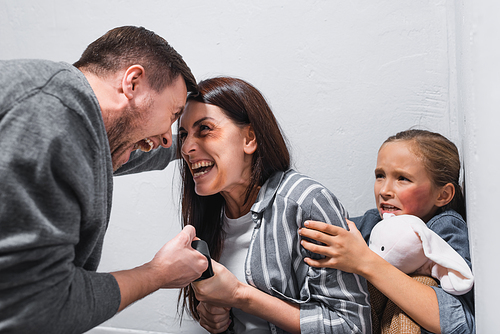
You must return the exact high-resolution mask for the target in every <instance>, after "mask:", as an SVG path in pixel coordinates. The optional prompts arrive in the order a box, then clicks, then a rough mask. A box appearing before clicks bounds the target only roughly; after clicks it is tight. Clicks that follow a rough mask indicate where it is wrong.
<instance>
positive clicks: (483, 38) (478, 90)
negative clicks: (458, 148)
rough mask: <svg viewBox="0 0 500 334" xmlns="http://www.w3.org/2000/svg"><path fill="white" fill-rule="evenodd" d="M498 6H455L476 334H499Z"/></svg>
mask: <svg viewBox="0 0 500 334" xmlns="http://www.w3.org/2000/svg"><path fill="white" fill-rule="evenodd" d="M499 13H500V3H499V2H498V1H495V0H461V1H457V10H456V14H457V16H456V18H457V20H456V21H457V53H456V54H457V64H458V66H457V72H458V79H459V80H458V97H459V100H458V101H459V103H458V106H459V108H458V113H459V115H460V118H461V123H462V128H463V129H462V131H461V132H462V133H463V136H462V139H463V144H464V152H465V155H464V158H465V166H466V173H465V175H466V178H465V181H466V190H467V191H466V193H467V194H466V195H467V217H468V224H469V226H470V231H469V232H470V233H469V234H470V240H471V248H472V250H473V252H472V261H473V270H474V274H475V277H476V285H475V294H476V319H477V328H476V329H477V333H498V324H497V321H496V317H497V316H498V312H497V310H498V300H499V299H500V290H499V289H498V279H497V277H498V276H499V275H500V265H499V264H498V259H499V258H500V248H499V247H498V236H499V235H500V225H499V223H498V217H497V215H496V214H497V211H496V210H495V207H496V206H497V205H498V201H499V199H500V179H499V178H498V170H499V168H498V166H499V165H500V154H499V150H498V147H499V145H500V132H499V130H498V128H499V125H500V112H499V106H500V63H499V59H500V44H499V43H498V32H499V31H500V21H499Z"/></svg>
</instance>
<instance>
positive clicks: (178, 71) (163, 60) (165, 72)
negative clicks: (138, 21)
mask: <svg viewBox="0 0 500 334" xmlns="http://www.w3.org/2000/svg"><path fill="white" fill-rule="evenodd" d="M73 65H74V66H75V67H77V68H79V69H80V70H84V71H87V72H89V73H92V74H94V75H96V76H98V77H105V76H107V75H110V74H113V73H116V72H118V71H120V70H125V69H127V68H128V67H130V66H132V65H141V66H142V67H144V70H145V71H146V78H147V80H148V83H149V85H150V86H151V88H152V89H153V90H155V91H156V92H160V91H162V90H163V89H164V88H165V87H167V86H168V85H170V84H172V83H173V81H174V80H175V79H177V77H178V76H179V75H181V76H182V77H183V78H184V81H185V83H186V87H187V91H188V92H190V93H194V94H196V92H197V84H196V79H195V78H194V75H193V73H191V70H190V69H189V67H188V66H187V64H186V63H185V62H184V60H183V59H182V56H181V55H180V54H179V53H177V51H175V49H174V48H173V47H171V46H170V45H169V44H168V43H167V41H166V40H165V39H163V38H162V37H160V36H158V35H157V34H155V33H154V32H152V31H150V30H147V29H145V28H143V27H134V26H124V27H118V28H114V29H112V30H110V31H108V32H107V33H106V34H104V35H103V36H102V37H100V38H98V39H97V40H96V41H94V42H93V43H91V44H90V45H89V46H88V47H87V49H86V50H85V51H84V52H83V54H82V56H81V57H80V60H78V61H77V62H76V63H74V64H73Z"/></svg>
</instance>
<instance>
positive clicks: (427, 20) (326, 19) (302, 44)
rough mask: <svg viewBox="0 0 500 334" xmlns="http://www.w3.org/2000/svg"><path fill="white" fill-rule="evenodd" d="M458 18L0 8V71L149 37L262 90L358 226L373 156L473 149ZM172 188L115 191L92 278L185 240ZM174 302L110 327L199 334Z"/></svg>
mask: <svg viewBox="0 0 500 334" xmlns="http://www.w3.org/2000/svg"><path fill="white" fill-rule="evenodd" d="M471 1H472V0H470V1H465V0H464V2H465V4H464V6H465V7H467V6H470V4H469V3H470V2H471ZM487 2H491V3H492V2H493V1H492V0H490V1H486V0H483V1H482V3H487ZM484 7H486V6H484ZM482 9H483V10H484V9H485V8H482ZM461 10H462V9H461V7H460V8H458V9H457V8H455V5H454V1H451V0H449V1H444V0H441V1H438V0H427V1H425V0H421V1H412V0H404V1H403V0H386V1H383V0H357V1H330V0H316V1H313V0H309V1H285V0H282V1H272V2H271V1H267V0H260V1H251V2H250V1H220V0H219V1H210V2H209V1H203V0H191V1H188V2H184V1H160V0H143V1H141V2H140V3H139V2H135V1H126V0H122V1H118V0H112V1H106V2H104V1H97V0H86V1H85V0H81V1H78V2H76V1H75V2H73V1H65V0H51V1H43V2H40V1H35V0H0V59H8V58H47V59H53V60H62V61H67V62H74V61H75V60H77V59H78V57H79V56H80V54H81V52H82V51H83V50H84V48H85V47H86V45H87V44H89V43H90V42H92V41H93V40H94V39H96V38H97V37H99V36H100V35H102V34H103V33H104V32H106V31H107V30H109V29H111V28H113V27H116V26H120V25H129V24H131V25H142V26H145V27H146V28H148V29H151V30H153V31H155V32H156V33H158V34H159V35H161V36H163V37H164V38H165V39H167V40H168V41H169V42H170V43H171V44H172V45H173V46H174V48H176V49H177V50H178V51H179V52H180V53H181V54H182V55H183V56H184V59H185V60H186V61H187V63H188V64H189V65H190V67H191V69H192V70H193V73H194V74H195V76H196V77H197V79H198V80H200V79H203V78H207V77H211V76H214V75H222V74H224V75H232V76H238V77H241V78H243V79H246V80H248V81H249V82H251V83H253V84H254V85H255V86H256V87H257V88H259V89H260V90H261V91H262V92H263V93H264V95H265V96H266V97H267V98H268V100H269V102H270V104H271V105H272V107H273V110H274V111H275V114H276V116H277V118H278V120H279V121H280V123H281V125H282V127H283V129H284V131H285V133H286V135H287V137H288V139H289V141H290V144H291V148H292V153H293V158H294V162H295V167H296V168H297V169H298V170H299V171H301V172H303V173H306V174H308V175H310V176H312V177H314V178H316V179H318V180H319V181H321V182H322V183H324V184H325V185H326V186H328V187H329V188H330V189H331V190H332V191H333V192H334V193H336V194H337V196H338V197H339V199H340V200H341V201H342V202H343V203H344V205H345V206H346V208H347V209H348V210H349V211H350V213H351V215H352V216H355V215H360V214H362V213H363V212H364V211H365V210H367V209H369V208H371V207H373V206H374V201H373V191H372V184H373V179H374V178H373V168H374V164H375V159H376V153H377V150H378V147H379V146H380V144H381V143H382V142H383V140H385V139H386V138H387V137H388V136H389V135H392V134H394V133H396V132H397V131H401V130H405V129H407V128H409V127H411V126H418V127H422V128H426V129H430V130H433V131H438V132H441V133H443V134H444V135H446V136H448V137H449V138H450V139H452V140H453V141H455V142H456V143H457V144H458V146H459V147H460V149H462V145H466V146H465V147H467V148H469V147H470V146H469V145H470V144H469V143H468V142H466V143H465V144H464V143H463V141H462V138H463V137H462V136H461V134H462V133H463V132H464V131H465V125H464V123H463V121H462V116H461V117H459V115H463V114H464V113H465V112H463V111H462V114H460V113H458V112H457V108H458V105H460V103H461V102H460V101H459V95H460V94H461V93H463V91H467V89H468V84H469V81H464V82H459V81H460V80H462V79H461V78H462V77H463V76H461V73H462V71H466V70H467V69H466V68H465V69H464V67H460V66H462V64H459V65H460V66H457V61H462V59H461V58H460V57H457V53H460V52H461V48H462V44H463V43H462V42H461V39H460V38H462V37H463V39H464V40H466V39H467V38H466V35H467V29H469V28H470V25H465V26H464V25H461V24H460V22H459V24H458V26H459V28H460V29H463V30H464V31H462V32H461V34H459V35H458V38H457V33H456V26H457V23H456V19H457V18H458V19H460V13H461ZM464 12H466V10H464ZM457 13H458V14H457ZM469 19H470V20H471V19H472V18H470V17H469ZM488 38H489V36H485V37H484V39H485V41H488ZM490 41H491V40H490ZM485 49H486V48H485ZM491 62H493V61H491ZM457 69H458V70H457ZM480 69H481V70H485V69H484V68H483V67H481V68H480ZM497 69H498V68H497ZM478 70H479V68H478ZM488 79H489V78H488V77H486V75H485V76H484V77H483V85H486V82H487V80H488ZM457 101H458V102H457ZM485 122H487V120H486V121H485ZM481 126H482V124H479V125H477V127H475V129H476V130H475V134H477V133H478V132H479V131H477V129H478V128H480V127H481ZM475 143H477V144H478V145H479V144H481V145H482V144H484V141H476V142H475ZM485 147H486V148H487V147H488V145H486V146H485ZM176 175H177V169H176V166H175V165H171V166H169V167H168V168H167V169H166V170H165V171H162V172H151V173H144V174H142V175H137V176H126V177H120V178H116V179H115V196H114V206H113V212H112V219H111V226H110V229H109V232H108V235H107V237H106V241H105V242H106V243H105V249H104V254H103V260H102V263H101V266H100V270H102V271H112V270H117V269H126V268H130V267H134V266H137V265H140V264H142V263H144V262H145V261H149V260H150V259H151V258H152V257H153V255H154V254H155V252H156V251H157V250H158V249H159V248H160V246H161V245H163V243H165V242H166V241H168V240H169V239H170V238H171V237H173V236H174V235H175V234H176V233H177V232H178V231H179V230H180V228H179V226H180V220H179V217H178V214H177V213H178V209H179V207H178V200H177V198H178V179H177V178H176V177H175V176H176ZM492 176H493V174H492ZM479 193H480V192H479V191H477V190H476V194H479ZM176 300H177V291H159V292H157V293H155V294H153V295H151V296H149V297H147V298H145V299H143V300H141V301H139V302H137V303H136V304H134V305H132V306H131V307H129V308H128V309H126V310H125V311H123V312H122V313H121V314H119V315H117V316H116V317H115V318H113V319H111V320H109V321H108V322H106V323H105V324H104V327H106V328H124V329H134V330H140V331H144V330H146V331H156V332H165V333H167V332H168V333H194V332H195V328H197V327H196V325H193V324H192V323H190V322H185V323H183V326H182V327H179V325H178V319H176V307H175V305H176ZM106 328H105V329H106ZM94 332H96V331H94ZM96 333H97V332H96Z"/></svg>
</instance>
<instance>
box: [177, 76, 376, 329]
mask: <svg viewBox="0 0 500 334" xmlns="http://www.w3.org/2000/svg"><path fill="white" fill-rule="evenodd" d="M199 90H200V93H199V95H197V96H189V97H188V102H187V104H186V107H185V111H184V113H183V115H182V116H181V118H180V120H179V131H178V133H179V135H178V141H179V142H178V149H179V151H180V152H179V153H180V154H181V155H182V158H183V163H182V167H181V169H182V177H183V198H182V213H183V220H184V225H188V224H192V225H194V226H195V227H196V231H197V233H198V235H197V236H198V237H199V238H200V239H202V240H205V241H206V242H207V243H208V244H209V247H210V253H211V255H212V258H213V259H214V260H215V261H219V262H220V264H219V263H218V262H215V261H214V262H213V263H212V265H213V270H214V273H215V276H214V277H212V278H210V279H206V280H203V281H198V282H196V283H193V284H192V286H191V287H189V288H186V289H185V290H184V306H189V310H190V312H191V314H192V315H193V317H194V318H195V319H197V320H199V321H200V324H201V325H202V326H203V327H204V328H205V329H207V330H208V331H210V332H212V333H220V332H222V331H224V330H226V329H227V328H228V326H229V325H230V323H231V322H232V323H233V325H234V331H235V332H236V333H251V332H258V333H262V332H269V333H270V332H274V333H285V332H291V333H299V332H302V333H370V332H371V323H370V308H369V302H368V293H367V288H366V281H365V280H364V279H363V278H362V277H360V276H357V275H355V274H348V273H345V272H342V271H340V270H336V269H324V268H312V267H309V266H308V265H307V264H306V263H305V262H304V261H303V260H304V258H305V257H312V258H316V259H318V258H319V257H318V256H317V255H315V254H313V253H311V252H308V251H306V250H305V249H304V248H302V247H301V246H300V238H299V235H298V232H297V231H298V228H300V227H302V226H303V222H304V221H306V220H323V221H327V222H329V223H331V224H334V225H337V226H342V227H344V228H345V227H346V222H345V216H346V215H347V214H346V212H345V210H344V208H343V207H342V205H341V204H340V203H339V202H338V200H337V199H336V198H335V196H334V195H333V194H332V193H331V192H329V191H328V190H327V189H326V188H325V187H323V186H322V185H321V184H319V183H318V182H316V181H314V180H311V179H310V178H308V177H306V176H304V175H301V174H299V173H297V172H296V171H294V170H292V169H290V158H289V153H288V149H287V146H286V143H285V140H284V138H283V136H282V134H281V131H280V128H279V125H278V123H277V121H276V119H275V117H274V115H273V113H272V111H271V110H270V108H269V106H268V105H267V103H266V101H265V99H264V97H263V96H262V95H261V94H260V92H259V91H258V90H257V89H255V88H254V87H253V86H251V85H250V84H248V83H246V82H245V81H243V80H239V79H235V78H227V77H226V78H213V79H209V80H205V81H202V82H200V84H199ZM226 267H227V268H226ZM187 304H188V305H187ZM230 310H231V313H232V314H233V317H232V320H230V319H229V315H230Z"/></svg>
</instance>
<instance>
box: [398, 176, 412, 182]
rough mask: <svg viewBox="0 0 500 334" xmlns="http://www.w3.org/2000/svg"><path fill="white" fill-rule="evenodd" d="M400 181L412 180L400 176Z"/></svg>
mask: <svg viewBox="0 0 500 334" xmlns="http://www.w3.org/2000/svg"><path fill="white" fill-rule="evenodd" d="M398 180H399V181H410V179H408V178H406V177H404V176H400V177H398Z"/></svg>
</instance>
